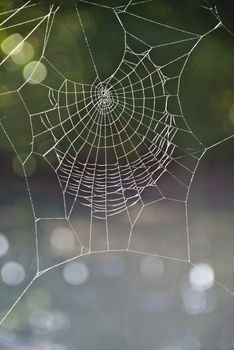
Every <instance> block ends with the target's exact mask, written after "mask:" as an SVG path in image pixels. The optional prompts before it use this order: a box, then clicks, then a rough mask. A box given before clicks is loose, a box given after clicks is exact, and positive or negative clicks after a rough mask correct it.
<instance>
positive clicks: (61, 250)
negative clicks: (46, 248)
mask: <svg viewBox="0 0 234 350" xmlns="http://www.w3.org/2000/svg"><path fill="white" fill-rule="evenodd" d="M50 243H51V246H52V248H53V250H54V252H55V253H56V254H58V255H60V254H62V255H66V254H68V253H70V252H72V251H73V249H74V245H75V236H74V233H73V232H72V231H71V230H69V229H68V228H66V227H58V228H56V229H55V230H53V231H52V233H51V236H50Z"/></svg>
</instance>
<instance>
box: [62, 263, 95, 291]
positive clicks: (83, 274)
mask: <svg viewBox="0 0 234 350" xmlns="http://www.w3.org/2000/svg"><path fill="white" fill-rule="evenodd" d="M63 278H64V279H65V281H66V282H67V283H68V284H71V285H73V286H79V285H81V284H83V283H85V282H86V281H87V279H88V278H89V270H88V268H87V266H86V265H85V264H82V263H78V262H70V263H68V264H66V265H65V266H64V269H63Z"/></svg>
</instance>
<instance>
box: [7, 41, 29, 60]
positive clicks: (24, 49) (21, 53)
mask: <svg viewBox="0 0 234 350" xmlns="http://www.w3.org/2000/svg"><path fill="white" fill-rule="evenodd" d="M33 56H34V49H33V46H32V45H31V44H29V43H27V42H24V43H23V44H22V45H20V50H17V52H16V53H14V55H12V56H11V59H12V61H13V62H15V63H16V64H20V65H23V64H26V63H28V62H29V61H31V59H32V58H33Z"/></svg>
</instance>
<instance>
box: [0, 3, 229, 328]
mask: <svg viewBox="0 0 234 350" xmlns="http://www.w3.org/2000/svg"><path fill="white" fill-rule="evenodd" d="M148 2H150V1H136V2H135V1H134V0H133V1H129V3H128V4H124V5H121V6H116V7H114V8H110V7H109V6H108V5H106V3H105V2H103V4H98V3H96V2H94V1H93V2H91V1H81V3H87V4H89V5H93V6H97V7H99V8H101V7H103V8H108V9H110V11H113V12H114V14H115V16H116V18H117V20H118V23H119V25H120V27H121V30H122V33H123V36H124V52H123V57H122V60H121V62H120V63H119V66H118V67H117V68H116V70H115V71H114V72H113V74H111V75H110V76H108V77H107V78H105V79H102V78H101V75H100V73H99V69H98V66H97V65H96V60H95V54H94V51H93V49H92V47H91V45H90V43H89V37H88V34H87V32H86V29H85V26H84V23H83V20H82V14H81V13H80V11H79V6H78V5H77V6H76V14H77V23H79V25H80V28H81V30H82V35H83V39H84V41H85V44H86V47H87V50H88V53H89V57H90V60H91V63H92V66H93V69H94V72H95V79H94V80H93V82H91V83H79V82H76V81H72V80H70V79H68V78H67V77H66V76H64V75H63V72H61V71H60V70H59V69H58V68H57V67H56V65H55V64H54V63H52V62H51V61H50V60H49V59H48V58H47V47H48V46H49V39H50V35H51V32H52V30H53V24H54V20H55V18H56V15H57V12H58V11H59V8H60V7H59V6H56V5H55V4H53V5H52V6H51V7H50V10H49V13H48V14H46V15H45V16H41V17H39V18H31V19H29V20H28V21H27V22H26V21H25V22H19V23H18V22H17V14H18V13H20V12H23V11H27V10H28V9H29V8H32V7H34V6H37V4H32V3H31V1H28V2H26V3H25V4H24V5H23V6H21V7H19V8H16V9H14V10H11V11H7V12H4V13H2V14H1V17H2V18H3V20H1V28H2V29H6V28H16V29H17V28H18V27H19V26H22V25H25V24H27V23H32V22H33V23H34V22H35V25H34V27H33V29H32V30H30V31H29V32H28V33H27V34H25V36H24V37H23V39H22V40H21V41H20V42H19V43H18V44H17V45H16V46H15V47H14V48H13V49H12V50H11V52H10V53H9V54H7V55H6V56H5V57H3V58H2V61H1V63H0V65H1V66H2V65H4V63H5V62H6V61H7V60H8V59H9V58H10V57H11V56H12V55H14V54H15V53H16V52H17V50H19V48H20V47H21V46H22V44H23V43H25V42H26V41H27V39H28V38H29V37H30V36H31V35H32V34H33V33H34V31H35V30H37V28H39V27H40V26H44V25H45V27H46V30H45V35H44V44H43V49H42V55H41V57H40V60H39V61H38V62H37V64H36V65H35V67H34V69H33V70H32V71H31V73H30V76H29V77H28V79H26V81H25V82H24V83H23V84H22V85H21V86H20V87H19V88H18V89H17V90H14V91H7V92H4V93H1V96H5V95H7V94H11V93H16V94H17V95H18V97H19V98H20V100H21V101H22V103H23V105H24V107H25V109H26V111H27V115H28V118H29V120H30V126H31V133H32V138H31V145H30V147H31V152H30V153H28V154H27V155H26V156H25V155H24V157H22V155H21V154H20V153H19V151H18V149H17V146H16V145H15V144H14V141H13V140H12V137H11V135H10V133H9V131H8V128H7V119H8V116H6V117H5V118H3V119H2V120H1V127H2V129H3V131H4V133H5V136H6V137H7V139H8V141H9V143H10V145H11V147H12V148H13V150H14V152H15V154H16V156H17V158H18V160H19V162H20V164H21V167H22V170H23V173H24V177H25V181H26V185H27V191H28V194H29V201H30V203H31V208H32V212H33V216H34V222H35V245H36V261H37V271H36V275H35V277H34V278H33V279H32V281H31V282H30V283H29V284H28V286H27V287H26V288H25V289H24V291H23V292H22V293H21V295H20V296H19V298H18V299H17V300H16V301H15V303H14V304H13V305H12V307H11V308H10V309H9V310H8V311H7V313H6V314H5V316H4V317H3V318H2V320H1V323H2V322H4V320H5V319H6V317H7V316H8V315H9V314H10V313H11V311H12V310H13V309H14V307H15V306H16V304H18V302H19V301H20V300H21V299H22V297H23V295H24V294H25V293H26V292H27V290H28V289H29V288H30V287H31V285H32V284H33V282H34V281H35V280H36V279H37V278H38V277H40V276H41V275H42V274H44V273H46V272H47V271H49V270H51V269H53V268H55V267H57V266H59V265H62V264H65V263H67V262H68V261H71V260H73V259H76V258H78V257H80V256H83V255H89V254H91V253H98V252H111V251H116V252H118V251H119V252H122V251H128V252H135V253H139V254H148V255H155V256H160V257H162V258H165V259H170V260H178V261H182V262H187V263H189V264H193V262H192V261H191V254H190V237H189V222H188V206H187V204H188V198H189V193H190V188H191V185H192V182H193V178H194V175H195V172H196V170H197V167H198V165H199V162H200V161H201V159H202V157H203V156H204V154H205V153H206V152H207V150H208V149H210V148H212V147H215V146H217V145H218V144H219V143H223V142H224V141H226V140H227V139H228V138H227V139H225V140H221V141H220V142H217V143H215V144H213V145H211V146H209V147H206V146H205V145H204V144H203V143H202V142H201V141H200V140H199V138H198V137H197V135H195V133H194V132H193V131H192V130H191V129H190V126H189V125H188V123H187V121H186V119H185V117H184V115H183V111H182V107H181V102H180V97H179V94H180V80H181V77H182V74H183V70H184V68H185V66H186V63H187V61H188V59H189V57H190V55H191V54H192V53H193V50H194V49H195V48H196V46H197V45H198V44H199V42H200V41H201V40H202V39H203V38H204V37H205V36H207V35H208V34H210V33H211V32H212V31H214V30H216V29H217V28H219V27H220V26H222V22H221V21H220V18H219V16H218V13H217V9H216V8H215V7H211V6H209V5H206V3H204V7H205V8H206V9H207V10H208V11H211V12H212V13H213V14H214V15H215V17H216V18H217V23H216V25H215V26H214V27H213V28H212V29H211V30H209V31H208V32H206V33H205V34H202V35H201V34H197V33H192V32H189V31H186V30H183V29H179V28H174V27H172V26H169V25H167V24H164V23H158V22H156V21H154V20H151V19H148V18H144V17H142V16H141V15H138V14H136V13H134V12H133V11H132V8H134V6H135V5H139V4H142V3H148ZM15 18H16V21H15V22H14V20H15ZM130 18H131V19H132V18H137V19H138V20H139V21H140V23H142V25H149V26H152V30H154V29H160V31H161V32H162V33H166V34H168V39H167V41H163V42H162V40H161V38H160V37H157V38H155V44H152V43H150V42H149V41H148V40H147V39H145V38H144V37H142V36H141V35H138V34H136V33H133V32H132V31H131V30H129V29H128V26H127V25H126V22H127V19H130ZM12 21H13V24H12ZM2 29H1V30H2ZM162 37H163V36H162ZM178 44H183V45H184V49H183V50H182V51H183V52H182V54H181V53H180V54H178V53H177V52H176V50H175V53H174V55H169V56H168V57H167V56H164V58H163V60H161V62H160V61H159V60H158V53H159V52H160V49H167V48H169V49H170V48H172V49H173V47H174V46H175V45H178ZM136 45H138V46H139V47H140V48H141V49H140V50H136V49H135V47H136ZM172 51H173V50H172ZM40 63H43V64H44V65H45V66H46V67H47V69H48V70H51V71H53V75H55V76H56V79H57V81H58V84H57V87H54V86H53V85H52V84H51V85H50V84H49V83H47V82H41V81H40V80H38V79H37V76H38V70H39V68H40ZM29 83H30V84H31V85H30V86H34V84H35V86H40V87H42V89H43V91H44V92H46V96H47V102H48V101H49V102H48V103H47V108H43V107H41V106H38V110H36V111H33V112H32V111H31V107H30V104H29V103H28V100H30V96H29V98H28V96H27V93H28V90H27V88H28V86H29ZM25 91H26V92H25ZM230 137H232V136H230ZM45 140H46V142H45ZM42 146H43V147H42ZM32 156H33V157H38V158H39V159H41V160H43V161H44V162H45V164H47V165H49V167H50V168H51V169H53V174H54V176H55V177H54V178H55V181H57V183H58V185H59V188H60V191H61V196H62V201H63V215H60V216H51V217H47V216H45V217H44V216H43V215H40V211H38V210H37V198H35V195H34V190H33V184H32V183H31V180H30V176H28V163H29V162H30V159H31V157H32ZM165 201H168V202H170V203H175V205H178V206H179V208H180V212H183V213H182V214H181V215H184V216H183V218H182V221H183V220H184V233H185V234H184V236H183V247H185V249H184V250H183V254H182V256H179V257H178V256H171V255H166V254H160V252H159V253H158V252H157V251H150V250H149V251H146V250H144V249H143V248H142V247H141V246H140V244H139V242H140V241H136V242H135V238H136V233H135V231H134V230H135V227H136V226H137V224H138V221H139V219H140V217H141V215H142V213H143V212H145V211H147V210H149V209H148V208H150V207H152V206H153V208H154V205H156V207H155V208H157V205H158V203H163V202H165ZM155 215H157V213H155ZM82 217H88V218H89V219H88V225H87V227H86V228H84V226H82V225H83V222H82ZM116 217H117V218H120V217H122V218H124V220H125V221H127V222H128V224H127V227H128V230H127V233H126V234H125V236H124V238H123V239H122V238H119V240H121V244H118V243H116V241H115V240H113V237H112V229H113V227H112V226H113V222H115V221H114V220H115V218H116ZM43 221H53V222H58V224H59V223H61V222H63V223H64V224H65V225H67V226H68V227H69V228H70V229H71V230H72V232H73V233H74V236H75V238H76V244H77V254H75V256H72V257H69V259H66V260H63V261H59V262H58V263H56V264H53V265H51V266H44V265H43V259H41V255H42V254H43V252H42V250H41V245H40V235H39V232H40V225H41V223H42V222H43ZM97 227H98V230H99V231H100V232H101V233H99V234H97V232H96V231H97ZM99 227H100V228H99ZM141 235H142V236H144V232H141ZM156 235H157V233H156ZM117 240H118V239H117ZM134 242H135V243H134ZM216 283H218V284H219V285H220V286H222V287H223V288H224V289H225V290H226V291H228V292H229V293H231V294H233V292H232V291H231V290H229V289H228V288H226V287H225V286H224V285H223V284H221V283H219V282H218V281H216Z"/></svg>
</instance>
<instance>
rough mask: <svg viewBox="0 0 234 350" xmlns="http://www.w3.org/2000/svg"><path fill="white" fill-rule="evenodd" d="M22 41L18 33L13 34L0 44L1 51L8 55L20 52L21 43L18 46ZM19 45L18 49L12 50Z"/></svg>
mask: <svg viewBox="0 0 234 350" xmlns="http://www.w3.org/2000/svg"><path fill="white" fill-rule="evenodd" d="M22 41H23V37H22V36H21V35H20V34H19V33H15V34H12V35H9V36H8V37H7V38H6V39H5V40H4V41H3V42H2V44H1V49H2V51H3V52H4V53H5V54H6V55H9V54H11V53H13V54H16V53H18V52H20V50H21V49H22V46H23V43H22V44H20V43H21V42H22ZM18 45H19V47H18V48H17V49H16V50H15V51H14V49H15V48H16V47H17V46H18Z"/></svg>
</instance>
